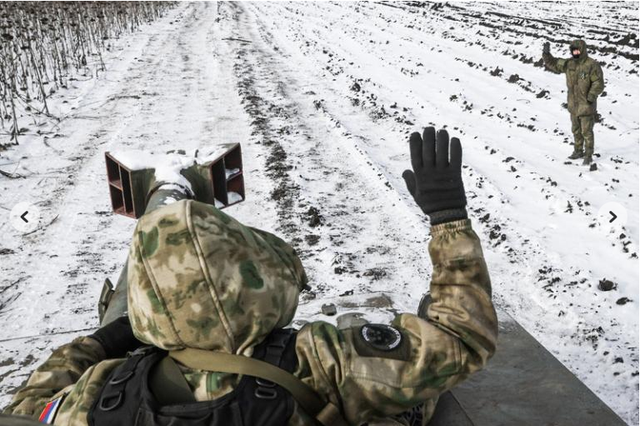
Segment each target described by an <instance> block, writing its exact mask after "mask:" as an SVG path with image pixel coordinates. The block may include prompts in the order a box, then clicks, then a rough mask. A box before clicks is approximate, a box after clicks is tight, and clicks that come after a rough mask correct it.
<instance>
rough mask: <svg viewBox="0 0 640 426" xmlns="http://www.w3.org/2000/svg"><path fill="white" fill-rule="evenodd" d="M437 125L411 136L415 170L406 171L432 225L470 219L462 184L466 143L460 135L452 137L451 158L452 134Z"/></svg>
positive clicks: (410, 144) (408, 181)
mask: <svg viewBox="0 0 640 426" xmlns="http://www.w3.org/2000/svg"><path fill="white" fill-rule="evenodd" d="M437 138H438V140H437V142H436V130H435V129H434V128H433V127H427V128H426V129H424V134H423V138H421V137H420V133H417V132H416V133H413V134H412V135H411V138H410V139H409V146H410V149H411V166H412V167H413V172H412V171H411V170H405V171H404V173H403V174H402V177H403V178H404V181H405V182H406V184H407V188H408V189H409V192H410V193H411V195H413V199H414V200H415V201H416V203H417V204H418V206H419V207H420V208H421V209H422V211H423V212H425V213H426V214H427V215H429V219H431V224H432V225H437V224H439V223H443V222H450V221H454V220H460V219H466V218H467V210H466V209H465V206H466V205H467V198H466V197H465V195H464V185H463V184H462V171H461V168H462V146H461V145H460V140H459V139H458V138H452V139H451V160H449V134H448V133H447V131H446V130H440V131H439V132H438V136H437Z"/></svg>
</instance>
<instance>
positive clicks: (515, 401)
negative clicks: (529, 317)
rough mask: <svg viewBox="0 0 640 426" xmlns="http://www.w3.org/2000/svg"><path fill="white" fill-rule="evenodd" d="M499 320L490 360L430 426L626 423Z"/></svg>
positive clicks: (445, 402) (509, 322) (511, 323)
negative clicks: (497, 336) (496, 347)
mask: <svg viewBox="0 0 640 426" xmlns="http://www.w3.org/2000/svg"><path fill="white" fill-rule="evenodd" d="M498 315H499V319H500V336H499V341H498V351H497V352H496V354H495V356H494V357H493V358H492V359H491V361H489V364H488V365H487V367H486V369H485V370H483V371H481V372H479V373H476V374H474V375H472V376H471V377H470V378H469V379H468V380H467V381H465V382H463V383H462V384H461V385H460V386H457V387H455V388H453V389H452V390H451V391H450V394H449V393H447V394H444V395H443V396H442V397H441V400H440V402H439V403H438V406H437V408H436V413H435V415H434V417H433V418H432V420H431V421H430V422H429V426H485V425H486V426H489V425H490V426H513V425H518V426H521V425H522V426H527V425H531V426H534V425H535V426H600V425H601V426H618V425H620V426H622V425H625V424H626V423H625V422H623V421H622V419H620V418H619V417H618V416H617V415H616V414H615V413H614V412H613V411H612V410H611V409H610V408H609V407H608V406H607V405H606V404H605V403H604V402H602V401H601V400H600V399H599V398H598V397H597V396H596V395H595V394H594V393H593V392H591V391H590V390H589V388H587V387H586V385H585V384H584V383H582V382H581V381H580V380H579V379H578V378H577V377H576V376H574V375H573V374H572V373H571V372H570V371H569V370H568V369H567V368H566V367H565V366H564V365H562V364H561V363H560V361H558V360H557V359H556V358H555V357H554V356H553V355H552V354H551V353H550V352H549V351H547V350H546V349H545V348H544V347H543V346H542V345H541V344H540V343H538V341H537V340H536V339H534V338H533V336H531V335H530V334H529V333H528V332H527V331H526V330H525V329H524V328H522V327H521V326H520V325H519V324H518V323H517V322H516V321H515V320H514V319H513V318H511V317H510V316H509V315H508V314H506V313H504V312H499V313H498Z"/></svg>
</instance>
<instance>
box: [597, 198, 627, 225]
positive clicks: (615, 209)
mask: <svg viewBox="0 0 640 426" xmlns="http://www.w3.org/2000/svg"><path fill="white" fill-rule="evenodd" d="M598 223H599V224H600V227H601V228H603V229H609V230H610V229H616V228H619V227H622V226H624V225H626V224H627V209H625V208H624V207H622V205H621V204H619V203H616V202H609V203H605V204H604V205H603V206H602V207H600V210H598Z"/></svg>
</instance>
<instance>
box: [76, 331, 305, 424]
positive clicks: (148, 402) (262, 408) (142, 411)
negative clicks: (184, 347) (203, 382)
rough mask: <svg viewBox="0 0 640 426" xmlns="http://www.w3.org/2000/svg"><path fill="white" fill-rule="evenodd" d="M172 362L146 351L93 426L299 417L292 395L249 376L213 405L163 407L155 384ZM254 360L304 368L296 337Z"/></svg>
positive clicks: (99, 405)
mask: <svg viewBox="0 0 640 426" xmlns="http://www.w3.org/2000/svg"><path fill="white" fill-rule="evenodd" d="M166 357H167V352H165V351H162V350H160V349H157V348H153V347H146V348H142V349H140V350H138V351H136V352H134V353H133V354H132V355H131V356H130V357H129V358H128V359H127V360H126V361H125V362H124V363H123V364H121V365H120V366H118V367H117V368H116V369H114V370H113V371H112V372H111V374H110V375H109V377H108V378H107V380H106V382H105V385H104V386H103V388H102V390H101V391H100V394H99V395H98V397H97V398H96V400H95V402H94V403H93V406H92V407H91V410H90V411H89V413H88V420H89V425H91V426H102V425H132V426H133V425H135V426H174V425H181V426H182V425H185V426H218V425H232V426H243V425H255V426H259V425H264V426H281V425H284V424H286V423H287V421H288V419H289V418H290V417H291V415H292V414H293V409H294V399H293V397H292V396H291V394H290V393H289V392H288V391H287V390H285V389H284V388H282V387H281V386H279V385H277V384H275V383H273V382H270V381H268V380H264V379H259V378H256V377H252V376H249V375H244V376H243V377H242V379H241V380H240V383H239V384H238V386H237V387H236V388H235V389H234V390H233V391H232V392H230V393H228V394H226V395H224V396H222V397H220V398H217V399H215V400H213V401H202V402H187V403H177V404H175V403H171V404H169V405H163V404H162V403H160V402H159V401H158V398H156V395H155V394H154V391H153V389H152V387H151V386H150V383H149V382H150V380H151V379H152V377H150V376H151V374H150V373H151V372H152V370H153V368H154V367H155V366H156V365H158V364H159V363H160V362H161V361H162V360H163V359H164V358H166ZM253 358H254V359H258V360H262V361H265V362H268V363H269V364H272V365H274V366H276V367H279V368H281V369H283V370H285V371H287V372H289V373H292V372H293V371H294V370H295V368H296V366H297V362H298V360H297V358H296V354H295V332H294V331H293V330H290V329H286V330H275V331H274V332H272V333H271V334H270V335H269V336H268V337H267V338H266V339H265V341H264V342H262V343H261V344H260V345H258V346H256V348H255V350H254V354H253Z"/></svg>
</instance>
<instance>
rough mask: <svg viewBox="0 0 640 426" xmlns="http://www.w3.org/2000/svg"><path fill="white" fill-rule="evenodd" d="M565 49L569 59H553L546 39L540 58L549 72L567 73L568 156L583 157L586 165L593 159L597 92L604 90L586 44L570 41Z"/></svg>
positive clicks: (598, 68)
mask: <svg viewBox="0 0 640 426" xmlns="http://www.w3.org/2000/svg"><path fill="white" fill-rule="evenodd" d="M569 51H570V52H571V58H568V59H557V58H554V57H553V56H551V53H550V51H549V42H546V43H545V44H544V47H543V49H542V59H543V60H544V63H545V65H546V67H547V68H548V69H550V70H551V71H554V72H557V73H565V74H566V75H567V89H568V92H567V104H568V109H569V112H570V113H571V132H572V133H573V138H574V140H575V143H574V147H573V154H571V155H570V156H569V158H570V159H572V160H575V159H578V158H582V157H584V161H583V163H582V164H585V165H587V164H590V163H591V162H592V160H593V159H592V156H593V123H594V122H595V118H596V108H597V99H598V95H600V94H601V93H602V91H603V90H604V78H603V76H602V68H601V67H600V65H599V64H598V62H596V61H595V60H593V59H591V58H590V57H588V56H587V44H586V43H585V42H584V40H575V41H573V42H572V43H571V45H570V46H569ZM583 146H584V152H583Z"/></svg>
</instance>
